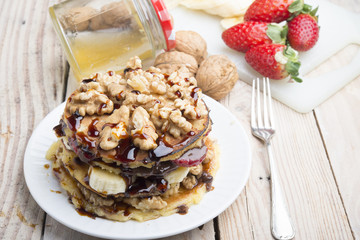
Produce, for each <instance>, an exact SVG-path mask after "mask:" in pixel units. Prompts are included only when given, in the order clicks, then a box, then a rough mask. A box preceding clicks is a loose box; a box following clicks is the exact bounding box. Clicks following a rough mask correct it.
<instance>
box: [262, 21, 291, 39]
mask: <svg viewBox="0 0 360 240" xmlns="http://www.w3.org/2000/svg"><path fill="white" fill-rule="evenodd" d="M287 32H288V27H287V25H285V26H281V25H279V24H277V23H270V24H268V25H267V30H266V35H267V36H268V37H269V38H270V39H271V40H272V41H273V43H279V44H285V41H286V36H287Z"/></svg>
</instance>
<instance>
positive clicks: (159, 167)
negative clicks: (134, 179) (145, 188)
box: [120, 161, 178, 177]
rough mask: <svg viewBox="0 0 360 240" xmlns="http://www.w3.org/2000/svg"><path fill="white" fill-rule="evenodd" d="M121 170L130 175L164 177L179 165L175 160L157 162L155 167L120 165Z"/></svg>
mask: <svg viewBox="0 0 360 240" xmlns="http://www.w3.org/2000/svg"><path fill="white" fill-rule="evenodd" d="M120 168H121V171H122V172H123V173H124V174H126V175H128V176H135V175H136V176H138V177H151V176H154V177H163V176H164V175H166V174H168V173H170V172H172V171H174V170H175V169H177V168H178V166H177V165H176V164H175V163H174V162H173V161H165V162H156V163H155V164H154V166H153V167H151V168H147V167H137V168H128V167H125V166H123V165H121V166H120Z"/></svg>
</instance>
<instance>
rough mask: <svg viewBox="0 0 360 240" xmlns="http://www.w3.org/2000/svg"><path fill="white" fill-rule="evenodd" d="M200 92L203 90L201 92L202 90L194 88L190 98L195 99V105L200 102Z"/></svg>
mask: <svg viewBox="0 0 360 240" xmlns="http://www.w3.org/2000/svg"><path fill="white" fill-rule="evenodd" d="M199 91H201V90H200V88H198V87H194V88H193V89H192V90H191V94H190V96H191V97H192V98H193V99H194V101H195V105H196V104H197V102H198V100H199V94H198V92H199Z"/></svg>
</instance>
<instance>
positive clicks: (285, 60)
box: [245, 44, 301, 81]
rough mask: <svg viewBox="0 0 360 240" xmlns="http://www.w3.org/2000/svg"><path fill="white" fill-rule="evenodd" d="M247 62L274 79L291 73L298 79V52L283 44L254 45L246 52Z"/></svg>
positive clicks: (262, 73)
mask: <svg viewBox="0 0 360 240" xmlns="http://www.w3.org/2000/svg"><path fill="white" fill-rule="evenodd" d="M245 60H246V62H247V63H248V64H249V65H250V66H251V67H253V68H254V69H255V70H256V71H257V72H259V73H260V74H261V75H263V76H265V77H269V78H272V79H283V78H285V77H287V76H289V75H291V77H292V78H293V79H294V80H296V81H301V79H299V78H298V77H297V75H298V74H299V72H298V69H299V67H300V62H299V61H298V59H297V52H296V51H294V50H293V49H292V48H290V47H286V46H285V45H282V44H263V45H259V46H256V47H253V48H252V49H250V50H249V51H247V52H246V54H245Z"/></svg>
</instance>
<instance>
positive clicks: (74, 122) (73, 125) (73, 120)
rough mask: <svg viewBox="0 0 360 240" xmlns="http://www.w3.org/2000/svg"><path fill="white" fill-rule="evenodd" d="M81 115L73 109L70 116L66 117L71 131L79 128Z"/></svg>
mask: <svg viewBox="0 0 360 240" xmlns="http://www.w3.org/2000/svg"><path fill="white" fill-rule="evenodd" d="M83 118H84V117H83V116H81V115H80V114H79V112H78V111H75V112H74V113H73V114H72V115H71V116H70V117H68V118H67V122H68V127H69V129H70V130H71V131H73V132H76V130H78V129H79V127H80V123H81V120H83Z"/></svg>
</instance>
